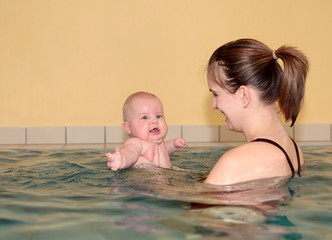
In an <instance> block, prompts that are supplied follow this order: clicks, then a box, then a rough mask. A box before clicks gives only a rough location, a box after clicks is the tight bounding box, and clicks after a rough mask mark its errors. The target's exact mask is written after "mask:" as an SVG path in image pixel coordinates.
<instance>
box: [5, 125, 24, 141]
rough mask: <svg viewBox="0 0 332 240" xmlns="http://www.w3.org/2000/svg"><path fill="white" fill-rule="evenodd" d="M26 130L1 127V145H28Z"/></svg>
mask: <svg viewBox="0 0 332 240" xmlns="http://www.w3.org/2000/svg"><path fill="white" fill-rule="evenodd" d="M25 136H26V128H24V127H0V144H4V145H9V144H18V145H20V144H26V137H25Z"/></svg>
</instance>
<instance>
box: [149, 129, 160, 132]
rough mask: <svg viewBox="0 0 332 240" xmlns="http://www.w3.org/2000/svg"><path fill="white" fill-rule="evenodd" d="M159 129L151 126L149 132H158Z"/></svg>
mask: <svg viewBox="0 0 332 240" xmlns="http://www.w3.org/2000/svg"><path fill="white" fill-rule="evenodd" d="M159 132H160V131H159V129H158V128H153V129H152V130H150V133H159Z"/></svg>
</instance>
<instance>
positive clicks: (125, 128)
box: [122, 122, 131, 136]
mask: <svg viewBox="0 0 332 240" xmlns="http://www.w3.org/2000/svg"><path fill="white" fill-rule="evenodd" d="M122 126H123V129H124V130H125V131H126V133H127V134H128V135H129V136H130V134H131V129H130V125H129V123H128V122H123V125H122Z"/></svg>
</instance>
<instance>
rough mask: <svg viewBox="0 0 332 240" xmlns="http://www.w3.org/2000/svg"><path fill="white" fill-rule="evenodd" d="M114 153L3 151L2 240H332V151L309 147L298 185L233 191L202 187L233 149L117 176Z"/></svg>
mask: <svg viewBox="0 0 332 240" xmlns="http://www.w3.org/2000/svg"><path fill="white" fill-rule="evenodd" d="M110 150H112V151H113V149H71V150H69V149H68V150H66V149H54V150H22V149H19V150H15V149H14V150H4V149H3V150H0V239H6V240H10V239H31V240H37V239H47V240H51V239H80V240H81V239H332V146H314V147H310V146H307V147H302V150H303V153H304V158H305V161H306V166H305V169H304V171H303V172H302V175H301V176H300V177H294V178H291V179H285V178H274V179H265V180H262V181H253V182H248V183H245V184H238V185H235V186H232V187H224V186H223V187H222V186H219V187H218V186H211V185H207V184H204V183H203V182H202V181H201V179H203V178H204V176H206V174H207V173H208V171H209V169H210V168H211V167H212V166H213V165H214V164H215V162H216V161H217V160H218V158H219V157H220V156H221V155H222V154H223V153H224V152H225V151H227V150H228V148H226V147H201V148H188V149H181V150H179V151H178V152H176V153H174V154H173V155H172V156H171V160H172V163H173V165H174V166H176V167H178V168H180V169H181V170H170V169H160V168H155V167H148V168H143V167H142V168H129V169H125V170H120V171H117V172H112V171H111V170H109V169H108V168H107V167H106V157H105V153H106V152H108V151H110ZM145 167H147V166H145Z"/></svg>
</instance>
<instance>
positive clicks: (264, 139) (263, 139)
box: [252, 138, 301, 175]
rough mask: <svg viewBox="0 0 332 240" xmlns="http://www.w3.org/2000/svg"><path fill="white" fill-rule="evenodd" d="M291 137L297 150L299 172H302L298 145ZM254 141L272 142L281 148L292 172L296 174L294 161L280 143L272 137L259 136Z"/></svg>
mask: <svg viewBox="0 0 332 240" xmlns="http://www.w3.org/2000/svg"><path fill="white" fill-rule="evenodd" d="M290 139H292V142H293V144H294V147H295V150H296V156H297V166H298V168H297V172H298V173H300V171H301V165H300V154H299V149H298V148H297V145H296V143H295V141H294V140H293V138H290ZM252 142H266V143H270V144H272V145H274V146H276V147H277V148H279V149H280V150H281V151H282V152H283V153H284V154H285V156H286V159H287V162H288V164H289V167H290V169H291V171H292V174H293V175H294V173H295V171H294V167H293V164H292V162H291V160H290V158H289V156H288V154H287V153H286V151H285V150H284V149H283V148H282V147H281V146H280V145H279V144H278V143H276V142H274V141H272V140H270V139H266V138H257V139H254V140H252Z"/></svg>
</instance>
